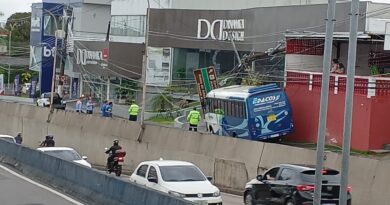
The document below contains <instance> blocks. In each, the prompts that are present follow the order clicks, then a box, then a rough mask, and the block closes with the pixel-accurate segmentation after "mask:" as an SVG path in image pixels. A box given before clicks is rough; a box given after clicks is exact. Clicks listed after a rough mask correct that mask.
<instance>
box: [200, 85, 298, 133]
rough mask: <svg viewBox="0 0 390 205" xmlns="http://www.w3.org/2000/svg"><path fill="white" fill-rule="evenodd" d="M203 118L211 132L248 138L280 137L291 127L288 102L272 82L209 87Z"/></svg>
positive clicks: (281, 91) (291, 129)
mask: <svg viewBox="0 0 390 205" xmlns="http://www.w3.org/2000/svg"><path fill="white" fill-rule="evenodd" d="M205 121H206V125H207V128H208V130H209V131H210V132H211V133H213V134H218V135H224V136H232V137H237V138H243V139H249V140H268V139H271V138H280V137H282V136H284V135H287V134H288V133H291V132H292V131H293V122H292V115H291V107H290V103H289V101H288V99H287V95H286V93H284V92H283V90H282V89H280V88H279V87H278V86H277V85H276V84H268V85H263V86H257V87H255V86H241V85H235V86H229V87H224V88H218V89H215V90H212V91H210V92H209V93H208V94H207V96H206V111H205Z"/></svg>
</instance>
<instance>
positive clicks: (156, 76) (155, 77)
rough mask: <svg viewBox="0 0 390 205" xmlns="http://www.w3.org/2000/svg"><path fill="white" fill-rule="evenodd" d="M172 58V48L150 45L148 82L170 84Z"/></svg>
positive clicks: (159, 84)
mask: <svg viewBox="0 0 390 205" xmlns="http://www.w3.org/2000/svg"><path fill="white" fill-rule="evenodd" d="M171 60H172V49H171V48H156V47H149V48H148V64H147V69H146V84H148V85H152V86H162V87H164V86H168V85H169V84H170V81H171V70H172V65H171V62H172V61H171Z"/></svg>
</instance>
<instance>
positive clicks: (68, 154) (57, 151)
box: [37, 147, 92, 168]
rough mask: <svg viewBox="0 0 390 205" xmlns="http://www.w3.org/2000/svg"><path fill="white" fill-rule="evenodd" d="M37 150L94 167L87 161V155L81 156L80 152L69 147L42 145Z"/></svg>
mask: <svg viewBox="0 0 390 205" xmlns="http://www.w3.org/2000/svg"><path fill="white" fill-rule="evenodd" d="M37 150H39V151H41V152H44V153H46V154H48V155H51V156H54V157H58V158H60V159H63V160H67V161H73V162H75V163H78V164H81V165H84V166H86V167H89V168H92V166H91V164H90V163H89V162H87V157H86V156H82V157H81V156H80V154H79V153H77V152H76V151H75V150H74V149H72V148H69V147H40V148H37Z"/></svg>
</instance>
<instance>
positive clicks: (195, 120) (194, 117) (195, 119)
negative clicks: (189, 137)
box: [187, 107, 200, 132]
mask: <svg viewBox="0 0 390 205" xmlns="http://www.w3.org/2000/svg"><path fill="white" fill-rule="evenodd" d="M187 121H188V122H189V124H190V127H189V130H190V131H192V130H194V131H195V132H197V131H198V124H199V121H200V112H199V111H197V110H196V108H195V107H194V109H193V110H192V111H191V112H190V113H189V114H188V116H187Z"/></svg>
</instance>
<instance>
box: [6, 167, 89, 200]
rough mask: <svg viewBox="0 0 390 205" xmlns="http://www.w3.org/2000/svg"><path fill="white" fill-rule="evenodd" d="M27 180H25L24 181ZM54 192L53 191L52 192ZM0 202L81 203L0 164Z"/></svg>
mask: <svg viewBox="0 0 390 205" xmlns="http://www.w3.org/2000/svg"><path fill="white" fill-rule="evenodd" d="M26 180H27V181H26ZM53 192H54V193H53ZM0 204H4V205H53V204H61V205H75V204H77V205H82V203H79V202H77V201H75V200H73V199H70V198H69V197H67V196H64V195H62V194H60V193H58V192H56V191H54V190H52V189H50V188H48V187H45V186H43V185H41V184H38V183H36V182H34V181H31V180H29V179H27V178H24V177H23V176H20V175H19V174H18V173H15V172H13V171H12V170H8V168H6V167H4V166H3V165H1V164H0Z"/></svg>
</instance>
